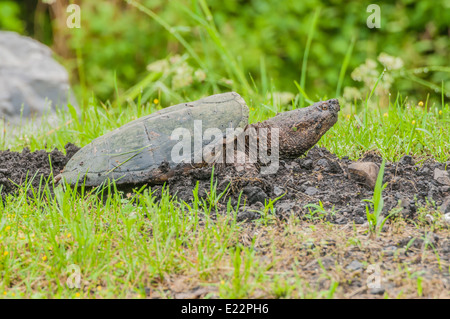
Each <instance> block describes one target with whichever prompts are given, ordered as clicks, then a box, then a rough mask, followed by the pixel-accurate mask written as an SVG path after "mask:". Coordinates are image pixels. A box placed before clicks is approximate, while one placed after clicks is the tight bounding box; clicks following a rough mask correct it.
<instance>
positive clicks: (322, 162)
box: [317, 158, 328, 168]
mask: <svg viewBox="0 0 450 319" xmlns="http://www.w3.org/2000/svg"><path fill="white" fill-rule="evenodd" d="M317 165H318V166H321V167H323V168H327V167H328V161H327V160H326V159H324V158H321V159H320V160H318V161H317Z"/></svg>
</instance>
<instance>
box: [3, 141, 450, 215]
mask: <svg viewBox="0 0 450 319" xmlns="http://www.w3.org/2000/svg"><path fill="white" fill-rule="evenodd" d="M78 150H79V147H77V146H76V145H74V144H71V143H68V144H67V145H66V146H65V153H66V155H65V154H64V153H63V152H61V151H59V150H57V149H54V150H53V151H51V152H46V151H44V150H38V151H35V152H30V151H29V149H27V148H25V149H24V150H23V151H22V152H11V151H9V150H7V151H0V187H1V193H2V196H4V195H5V194H8V193H12V192H14V191H15V190H16V189H17V186H16V185H21V184H23V183H25V182H26V181H28V183H29V182H30V181H31V185H32V186H33V187H35V188H37V187H39V185H40V183H41V182H40V179H41V176H42V177H44V179H46V180H47V179H48V177H49V176H50V174H51V172H52V169H53V176H56V175H57V174H59V172H60V171H61V170H62V169H63V168H64V166H65V165H66V163H67V162H68V160H69V159H70V158H71V157H72V156H73V154H75V153H76V152H77V151H78ZM50 161H51V165H50ZM359 161H365V162H373V163H376V164H378V165H380V164H381V162H382V159H381V157H380V156H378V155H377V154H375V153H367V154H366V155H365V156H364V157H363V158H361V159H360V160H359ZM352 163H353V161H351V160H349V159H348V158H345V157H344V158H342V159H339V158H338V157H337V156H335V155H334V154H332V153H330V152H329V151H328V150H327V149H325V148H319V147H313V148H312V149H311V150H310V151H309V152H308V153H307V155H305V156H303V157H301V158H297V159H293V160H285V161H283V160H281V161H280V164H279V170H278V172H277V173H276V174H272V175H262V174H258V175H255V174H254V173H253V174H249V172H246V171H243V172H241V173H239V172H236V170H235V169H234V168H233V167H216V168H215V169H214V182H217V194H221V193H222V192H225V196H224V197H223V199H222V200H221V202H222V203H224V204H226V203H227V202H228V201H230V202H231V205H232V206H233V207H236V204H237V203H238V200H239V197H241V198H240V203H241V207H243V205H242V204H243V203H245V208H244V209H241V211H240V213H239V214H238V219H239V220H253V219H257V218H259V217H260V214H259V213H258V211H261V210H262V208H263V207H264V204H265V203H268V202H269V200H271V199H272V200H274V199H277V198H278V199H277V200H276V201H275V203H274V208H275V213H276V215H277V217H278V218H281V219H286V218H289V216H290V215H293V214H294V215H297V216H298V217H305V216H306V217H309V218H310V217H311V209H309V208H308V207H305V206H306V205H308V204H318V205H322V206H323V208H324V209H325V210H326V211H328V212H330V211H331V212H333V213H332V214H328V215H327V216H326V217H327V219H328V220H329V221H331V222H333V223H336V224H345V223H348V222H355V223H356V224H363V223H364V222H365V221H366V208H365V207H366V205H367V203H366V202H364V201H363V200H364V199H370V198H372V195H373V190H372V189H370V188H368V187H367V186H366V185H365V184H364V183H362V182H360V181H357V180H355V179H351V178H350V176H349V173H348V166H349V165H350V164H352ZM448 164H450V162H449V163H438V162H435V161H433V160H427V161H425V162H422V163H420V164H419V165H418V164H415V160H414V158H412V157H411V156H404V157H403V158H402V159H401V160H400V161H399V162H397V163H389V162H388V163H386V168H385V176H384V181H383V182H384V183H386V182H387V183H388V186H387V188H386V189H385V190H384V191H383V197H384V208H383V213H384V214H387V213H388V212H390V211H392V209H394V208H396V207H398V208H399V210H401V213H402V215H403V216H404V217H405V218H409V219H414V217H415V215H416V213H417V209H418V207H420V206H426V205H428V206H429V207H434V208H436V209H437V208H438V207H439V206H441V205H442V204H443V203H444V202H446V199H447V198H449V196H450V185H446V184H442V183H440V182H439V181H438V180H436V179H435V178H434V170H435V169H440V170H446V169H449V170H450V165H448ZM211 174H212V168H211V167H203V168H197V169H193V170H191V171H188V172H187V173H184V174H178V175H176V176H174V177H172V178H171V179H169V181H168V185H169V187H168V188H169V191H170V193H171V194H172V195H173V196H176V197H177V198H178V199H179V200H182V201H186V202H190V201H192V200H193V198H194V195H193V190H194V188H195V187H196V184H197V183H198V184H199V187H198V196H199V197H200V198H202V197H203V198H206V197H207V196H208V192H209V191H210V185H211ZM162 187H163V186H161V185H156V186H152V187H151V188H152V191H155V193H154V194H155V195H156V196H158V195H160V193H161V192H160V190H161V189H162ZM166 188H167V187H166ZM127 189H128V190H129V188H126V189H125V190H127ZM225 207H226V206H225ZM225 207H224V208H225ZM443 209H444V210H445V212H447V211H446V210H448V209H450V207H444V208H443ZM313 210H314V209H313Z"/></svg>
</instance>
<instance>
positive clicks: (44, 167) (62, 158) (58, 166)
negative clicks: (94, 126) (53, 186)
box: [0, 143, 80, 196]
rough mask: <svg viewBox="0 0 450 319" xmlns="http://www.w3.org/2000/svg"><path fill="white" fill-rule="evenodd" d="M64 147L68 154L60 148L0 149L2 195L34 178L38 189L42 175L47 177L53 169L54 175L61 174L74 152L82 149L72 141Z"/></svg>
mask: <svg viewBox="0 0 450 319" xmlns="http://www.w3.org/2000/svg"><path fill="white" fill-rule="evenodd" d="M64 148H65V150H66V154H67V155H64V153H63V152H60V151H59V150H58V149H54V150H53V151H51V152H46V151H44V150H39V151H35V152H30V150H29V149H28V148H25V149H24V150H23V151H22V152H11V151H9V150H7V151H0V187H1V192H2V196H4V194H6V193H11V192H14V191H15V190H16V189H17V186H16V185H15V184H17V185H22V184H24V183H25V181H28V182H29V181H31V180H32V183H31V184H32V186H33V187H34V188H36V189H37V188H38V187H39V183H40V179H41V176H43V177H44V178H45V179H47V178H48V177H49V176H50V174H51V171H52V169H53V174H54V175H56V174H59V172H60V171H61V170H62V169H63V168H64V166H65V165H66V164H67V162H68V160H69V159H70V158H71V157H72V156H73V154H75V153H76V152H77V151H78V150H79V149H80V148H79V147H78V146H75V145H73V144H71V143H68V144H66V146H65V147H64ZM50 161H51V167H50ZM33 177H34V178H33Z"/></svg>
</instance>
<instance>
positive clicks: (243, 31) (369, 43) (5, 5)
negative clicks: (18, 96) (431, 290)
mask: <svg viewBox="0 0 450 319" xmlns="http://www.w3.org/2000/svg"><path fill="white" fill-rule="evenodd" d="M45 2H47V3H51V2H52V1H48V0H47V1H45ZM129 2H134V3H139V4H142V5H143V6H144V7H145V8H146V10H151V12H152V13H153V14H154V16H153V17H152V16H151V15H148V14H145V13H144V12H142V10H138V9H137V8H136V7H135V6H132V5H130V3H129ZM67 3H69V2H67ZM76 3H78V4H80V7H81V28H80V29H68V28H61V27H58V26H57V25H56V23H55V21H56V20H58V19H60V20H61V21H64V20H65V19H67V16H68V15H69V13H66V12H63V13H61V12H60V13H59V16H58V15H55V13H54V12H53V13H52V10H51V6H52V4H50V5H48V10H44V11H42V10H41V12H40V13H39V14H41V15H46V16H49V17H50V19H43V18H39V16H38V14H35V15H34V21H29V20H30V19H29V18H27V17H29V16H30V14H29V11H30V10H31V11H32V10H33V9H34V6H35V5H37V1H34V2H33V1H24V2H23V3H22V4H20V2H13V1H3V2H0V28H1V29H6V30H13V31H17V32H20V33H23V34H27V35H30V36H36V35H38V37H40V39H39V40H41V41H43V42H45V43H47V44H49V45H53V46H54V47H58V48H61V47H65V48H66V49H67V51H66V52H65V54H63V55H65V56H63V57H62V59H61V60H62V62H63V63H64V64H65V65H66V66H67V68H68V69H69V70H70V73H71V75H72V79H73V82H74V83H75V87H76V92H77V95H79V96H81V95H84V96H85V97H86V96H89V95H91V94H92V92H93V93H94V95H95V96H97V97H98V98H99V99H100V100H107V99H110V100H113V99H114V96H115V94H116V86H117V91H118V92H119V93H120V92H125V91H126V90H128V89H129V88H130V87H132V86H133V85H136V84H137V83H139V82H140V81H141V80H143V79H145V78H146V76H147V75H148V71H147V69H146V66H147V65H148V64H149V63H152V62H155V61H157V60H159V59H164V58H166V57H168V56H173V55H175V54H180V55H183V54H185V53H187V54H188V55H187V62H188V63H189V64H190V65H192V66H193V67H194V68H201V69H202V70H203V71H204V72H205V73H206V75H207V81H206V84H205V85H203V86H202V87H201V88H200V89H199V90H200V91H201V93H202V94H205V93H209V94H211V93H213V91H221V90H225V89H234V90H243V88H242V86H245V83H243V80H242V78H239V76H238V75H237V72H236V68H239V69H240V72H241V74H243V75H244V77H245V79H246V81H248V83H250V87H258V88H259V89H260V93H265V92H262V91H267V92H268V91H270V90H275V91H289V92H293V93H297V92H298V90H297V88H296V86H295V85H294V80H295V81H297V82H300V74H301V66H302V59H303V57H304V55H305V47H306V43H307V39H308V36H309V35H310V34H311V32H312V31H313V30H312V29H311V27H312V23H313V18H314V15H315V13H316V11H317V10H320V11H319V12H317V13H318V14H319V15H318V20H317V25H316V27H315V30H314V33H313V34H312V42H311V48H310V51H309V56H308V59H307V70H306V79H305V85H304V86H305V87H304V90H305V91H306V92H307V94H308V95H309V96H310V97H311V98H312V99H318V98H319V97H320V98H323V97H333V96H334V95H335V92H336V84H337V82H338V78H339V72H340V70H341V67H342V65H343V62H344V58H345V55H346V52H347V51H348V48H349V46H350V44H351V43H352V39H353V40H354V41H355V42H354V48H353V51H352V52H351V58H350V60H349V65H348V67H347V71H346V76H345V78H344V82H343V86H358V85H359V86H361V85H362V84H361V83H357V82H355V81H353V80H352V79H351V77H350V73H351V71H352V70H353V69H354V68H356V67H357V66H358V65H360V64H362V63H364V61H365V60H366V59H367V58H371V59H374V60H376V57H377V56H378V55H379V54H380V53H381V52H386V53H388V54H389V55H392V56H397V57H400V58H401V59H403V61H404V65H405V69H407V70H412V69H414V68H418V67H425V66H444V67H448V66H449V64H448V57H449V21H450V1H448V0H436V1H411V0H398V1H379V2H377V4H378V5H380V7H381V28H380V29H369V28H368V27H367V26H366V19H367V17H368V16H369V15H370V13H368V12H366V9H367V5H368V4H369V3H366V2H363V1H343V0H334V1H318V0H306V1H297V0H292V1H280V0H266V1H259V0H258V1H257V0H241V1H221V0H211V1H207V7H208V8H209V10H210V12H211V14H212V17H213V20H212V21H210V20H208V17H207V12H205V10H204V8H203V7H202V4H205V3H204V2H203V1H196V0H192V1H187V0H173V1H163V0H140V1H125V0H124V1H94V0H83V1H76ZM41 4H42V3H41ZM42 5H45V6H47V4H42ZM155 16H156V18H155ZM158 19H159V20H158ZM160 20H163V21H164V23H167V25H168V26H170V29H169V30H168V29H166V28H164V27H163V26H162V25H161V23H158V21H160ZM211 22H213V23H214V24H211ZM50 23H52V24H53V25H50V27H49V25H48V24H50ZM25 26H28V27H27V28H25ZM211 28H212V29H211ZM36 30H38V31H39V30H41V32H37V31H36ZM42 30H44V31H42ZM214 30H216V31H217V33H216V35H218V36H219V37H220V39H219V40H217V39H215V38H214V37H213V36H211V34H214ZM211 32H212V33H211ZM57 33H58V34H63V35H64V37H63V38H64V42H63V43H57V44H58V45H57V46H56V45H55V43H54V42H55V41H61V40H58V39H61V37H59V38H56V37H54V36H55V34H57ZM177 36H181V37H182V38H183V39H184V40H185V41H186V43H188V44H189V45H190V46H191V47H192V50H193V52H195V54H197V55H198V58H199V60H200V61H202V63H203V65H199V61H198V60H196V59H195V58H194V57H193V56H192V52H189V51H188V50H186V48H185V47H184V46H183V45H182V44H180V41H179V39H177ZM223 48H225V51H224V50H223ZM224 52H225V53H224ZM56 53H58V52H56ZM230 59H231V60H230ZM233 61H235V62H236V64H237V65H235V66H233V65H230V62H233ZM448 74H449V73H448V71H447V72H445V71H439V70H438V71H433V72H419V74H416V75H415V76H417V77H419V78H420V79H421V80H424V81H427V82H426V83H433V84H435V85H436V86H437V87H438V88H441V86H442V82H444V83H443V85H444V86H445V91H446V92H448V91H449V90H450V84H449V82H448ZM223 78H226V79H230V80H232V81H233V82H232V84H230V82H224V83H228V84H224V83H221V82H220V79H223ZM416 80H417V79H416ZM253 81H254V82H255V83H256V85H255V86H253V84H252V82H253ZM426 83H425V85H424V83H421V84H419V83H418V81H412V80H411V78H409V77H405V76H398V77H397V78H396V81H395V83H394V87H393V88H392V89H393V91H394V92H395V91H396V90H400V91H402V93H403V94H407V95H411V96H414V97H417V99H425V98H426V94H427V93H428V92H429V91H430V88H431V87H430V86H427V85H426ZM79 84H81V85H79ZM167 85H168V86H170V83H167ZM227 86H228V87H227ZM186 89H190V90H196V88H185V90H186ZM197 89H198V88H197ZM183 93H184V92H183V90H181V92H180V94H181V95H183ZM437 99H438V100H439V94H437Z"/></svg>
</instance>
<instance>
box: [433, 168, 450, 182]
mask: <svg viewBox="0 0 450 319" xmlns="http://www.w3.org/2000/svg"><path fill="white" fill-rule="evenodd" d="M434 179H435V180H436V181H437V182H438V183H440V184H442V185H447V186H450V176H449V174H448V172H447V171H444V170H441V169H439V168H435V169H434Z"/></svg>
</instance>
